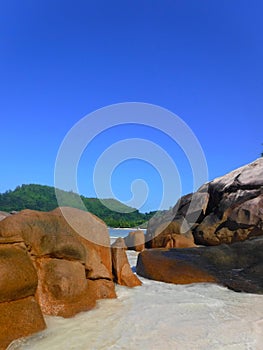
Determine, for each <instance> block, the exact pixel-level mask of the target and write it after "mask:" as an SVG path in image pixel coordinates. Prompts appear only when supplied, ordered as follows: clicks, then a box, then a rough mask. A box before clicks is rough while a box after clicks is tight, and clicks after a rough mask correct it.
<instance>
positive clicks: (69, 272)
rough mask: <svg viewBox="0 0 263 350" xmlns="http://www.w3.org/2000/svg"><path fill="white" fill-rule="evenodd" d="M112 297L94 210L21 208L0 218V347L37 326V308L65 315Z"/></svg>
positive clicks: (107, 256) (104, 242)
mask: <svg viewBox="0 0 263 350" xmlns="http://www.w3.org/2000/svg"><path fill="white" fill-rule="evenodd" d="M65 217H66V218H65ZM115 297H116V293H115V285H114V282H113V275H112V260H111V248H110V239H109V234H108V230H107V227H106V225H105V223H104V222H103V221H101V220H100V219H98V218H97V217H95V216H94V215H92V214H90V213H87V212H84V211H81V210H78V209H73V208H58V209H56V210H54V211H52V212H48V213H45V212H38V211H33V210H24V211H21V212H20V213H18V214H16V215H11V216H9V215H8V216H7V217H6V218H5V219H4V220H2V221H1V222H0V310H2V311H1V315H0V328H1V330H2V329H5V327H6V325H9V326H8V327H9V331H8V332H6V335H5V334H2V331H1V336H0V348H1V346H2V347H3V348H5V347H6V346H7V344H8V343H9V342H10V341H12V340H13V339H16V338H18V337H21V336H26V335H28V334H31V333H33V332H37V331H40V330H42V329H43V328H44V327H45V322H44V319H43V315H42V313H44V314H48V315H59V316H63V317H71V316H73V315H75V314H76V313H78V312H80V311H86V310H89V309H91V308H92V307H94V306H95V303H96V300H97V299H101V298H115ZM25 308H26V309H27V310H28V311H25ZM19 310H20V311H19ZM19 312H21V313H19ZM31 323H32V324H31Z"/></svg>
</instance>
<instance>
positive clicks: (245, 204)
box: [146, 158, 263, 248]
mask: <svg viewBox="0 0 263 350" xmlns="http://www.w3.org/2000/svg"><path fill="white" fill-rule="evenodd" d="M173 234H177V235H182V236H184V237H186V238H187V239H188V240H190V241H188V243H189V245H187V244H186V245H185V247H187V246H188V247H189V246H190V242H192V243H195V244H198V245H219V244H222V243H227V244H229V243H233V242H237V241H244V240H246V239H247V238H250V237H254V236H259V235H262V234H263V158H259V159H257V160H256V161H254V162H253V163H250V164H248V165H245V166H243V167H241V168H239V169H236V170H234V171H232V172H230V173H228V174H227V175H225V176H222V177H219V178H217V179H215V180H213V181H211V182H209V183H207V184H205V185H203V186H202V187H201V188H200V189H199V190H198V191H197V192H195V193H193V194H189V195H186V196H183V197H182V198H181V199H180V200H179V201H178V202H177V203H176V205H175V206H174V208H173V209H171V210H169V211H167V212H164V213H163V214H161V215H159V216H158V215H157V216H155V217H153V218H152V219H151V220H150V221H149V224H148V228H147V233H146V246H147V247H148V248H158V247H169V245H170V246H171V243H169V241H170V239H168V238H167V237H169V235H170V237H172V236H171V235H173ZM173 247H176V243H173ZM182 247H183V246H182Z"/></svg>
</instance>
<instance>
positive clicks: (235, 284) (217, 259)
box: [136, 237, 263, 294]
mask: <svg viewBox="0 0 263 350" xmlns="http://www.w3.org/2000/svg"><path fill="white" fill-rule="evenodd" d="M136 270H137V273H138V274H139V275H141V276H143V277H146V278H150V279H154V280H158V281H163V282H169V283H178V284H187V283H197V282H216V283H219V284H222V285H224V286H227V287H228V288H230V289H233V290H235V291H242V292H248V293H260V294H263V237H256V238H253V239H248V240H246V241H245V242H237V243H233V244H231V245H227V244H222V245H219V246H213V247H198V248H188V249H187V248H186V249H163V248H159V249H150V250H144V251H143V252H142V253H140V254H139V257H138V262H137V268H136Z"/></svg>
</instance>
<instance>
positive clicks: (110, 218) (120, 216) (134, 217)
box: [0, 184, 155, 227]
mask: <svg viewBox="0 0 263 350" xmlns="http://www.w3.org/2000/svg"><path fill="white" fill-rule="evenodd" d="M57 195H58V196H59V202H60V205H61V206H70V207H73V208H81V206H80V204H79V196H78V195H77V194H76V193H73V192H67V191H62V190H57ZM81 199H82V201H83V203H84V204H85V207H86V209H87V211H89V212H91V213H93V214H95V215H97V216H98V217H99V218H101V219H102V220H103V221H105V222H106V224H107V225H108V226H111V227H137V226H141V225H143V224H144V223H145V222H146V221H148V220H149V219H150V218H151V217H152V216H153V215H154V214H155V212H150V213H147V214H143V213H140V212H139V211H138V210H137V209H133V208H130V207H128V206H126V205H124V204H123V203H121V202H119V201H117V200H115V199H103V200H102V201H100V200H99V199H98V198H87V197H84V196H81ZM103 203H104V204H105V205H104V204H103ZM56 207H58V202H57V197H56V193H55V188H54V187H51V186H43V185H35V184H30V185H22V186H18V187H16V189H15V190H14V191H11V190H9V191H6V192H5V193H2V194H0V210H1V211H7V212H10V211H13V210H15V211H20V210H23V209H33V210H41V211H50V210H53V209H55V208H56ZM81 209H82V208H81Z"/></svg>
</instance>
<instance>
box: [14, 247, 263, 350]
mask: <svg viewBox="0 0 263 350" xmlns="http://www.w3.org/2000/svg"><path fill="white" fill-rule="evenodd" d="M127 254H128V257H129V261H130V264H131V266H134V265H135V264H136V259H137V253H136V252H133V251H128V252H127ZM142 281H143V285H142V286H141V287H136V288H132V289H130V288H126V287H121V286H117V287H116V290H117V295H118V298H117V299H110V300H101V301H99V302H98V303H97V307H96V308H95V309H93V310H91V311H89V312H82V313H80V314H78V315H76V316H75V317H73V318H71V319H63V318H61V317H50V316H49V317H45V319H46V322H47V326H48V328H47V329H46V330H45V331H43V332H41V333H38V334H36V335H34V336H31V337H29V338H25V339H20V340H18V341H15V342H13V343H12V345H10V346H9V348H8V350H18V349H19V350H20V349H21V350H22V349H23V350H24V349H27V350H31V349H32V350H33V349H34V350H35V349H38V350H62V349H63V350H65V349H66V350H75V349H76V350H102V349H103V350H108V349H114V350H119V349H122V350H125V349H127V350H137V349H141V350H148V349H149V350H155V349H156V350H157V349H158V350H159V349H160V350H166V349H167V350H171V349H172V350H173V349H175V350H177V349H178V350H188V349H191V350H194V349H198V350H211V349H213V350H222V349H224V350H252V349H253V350H260V349H261V348H262V344H263V296H262V295H254V294H245V293H236V292H233V291H231V290H228V289H226V288H224V287H221V286H218V285H215V284H192V285H174V284H166V283H162V282H157V281H150V280H147V279H144V278H142Z"/></svg>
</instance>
